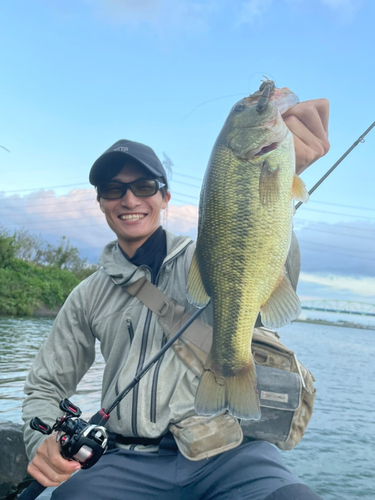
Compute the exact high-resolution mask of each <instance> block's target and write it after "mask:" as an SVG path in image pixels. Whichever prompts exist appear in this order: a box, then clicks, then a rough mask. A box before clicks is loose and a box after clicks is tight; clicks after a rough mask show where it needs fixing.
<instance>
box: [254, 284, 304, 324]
mask: <svg viewBox="0 0 375 500" xmlns="http://www.w3.org/2000/svg"><path fill="white" fill-rule="evenodd" d="M300 314H301V304H300V301H299V298H298V297H297V294H296V292H295V291H294V290H293V288H292V285H291V284H290V282H289V280H288V278H287V277H286V276H285V275H282V276H281V277H280V280H279V284H278V286H277V288H275V290H274V291H273V293H272V295H271V296H270V298H269V299H268V301H267V302H266V304H264V306H262V307H261V308H260V315H261V318H262V323H263V325H264V326H267V327H268V328H280V327H282V326H285V325H287V324H288V323H290V322H291V321H293V320H294V319H296V318H298V316H299V315H300Z"/></svg>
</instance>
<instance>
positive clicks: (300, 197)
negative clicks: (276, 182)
mask: <svg viewBox="0 0 375 500" xmlns="http://www.w3.org/2000/svg"><path fill="white" fill-rule="evenodd" d="M292 193H293V198H294V199H295V200H297V201H302V202H303V203H307V202H308V201H309V193H308V192H307V189H306V184H305V183H304V182H303V180H302V179H301V178H300V177H298V175H297V174H294V178H293V187H292Z"/></svg>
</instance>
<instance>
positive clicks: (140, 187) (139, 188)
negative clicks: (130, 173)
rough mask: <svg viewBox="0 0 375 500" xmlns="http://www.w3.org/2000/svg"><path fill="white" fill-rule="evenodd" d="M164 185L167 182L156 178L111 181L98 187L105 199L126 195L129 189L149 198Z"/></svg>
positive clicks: (99, 192)
mask: <svg viewBox="0 0 375 500" xmlns="http://www.w3.org/2000/svg"><path fill="white" fill-rule="evenodd" d="M164 186H165V184H163V183H162V182H160V181H157V180H156V179H138V180H136V181H133V182H120V181H110V182H107V184H103V185H102V186H98V188H97V189H98V194H99V196H100V197H101V198H103V199H104V200H118V199H120V198H122V197H123V196H125V194H126V192H127V190H128V189H130V191H131V192H132V193H133V194H134V195H135V196H137V197H138V198H147V196H154V194H156V193H157V192H158V191H159V189H160V188H162V187H164Z"/></svg>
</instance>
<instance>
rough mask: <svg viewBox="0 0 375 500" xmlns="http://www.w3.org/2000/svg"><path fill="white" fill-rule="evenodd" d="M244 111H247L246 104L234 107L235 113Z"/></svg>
mask: <svg viewBox="0 0 375 500" xmlns="http://www.w3.org/2000/svg"><path fill="white" fill-rule="evenodd" d="M244 109H245V105H244V104H236V106H235V107H234V111H243V110H244Z"/></svg>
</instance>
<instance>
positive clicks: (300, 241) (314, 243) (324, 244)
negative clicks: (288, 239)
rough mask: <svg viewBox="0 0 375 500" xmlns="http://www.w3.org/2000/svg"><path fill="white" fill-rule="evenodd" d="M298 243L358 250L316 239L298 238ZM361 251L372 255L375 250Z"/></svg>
mask: <svg viewBox="0 0 375 500" xmlns="http://www.w3.org/2000/svg"><path fill="white" fill-rule="evenodd" d="M298 243H304V244H305V243H307V244H308V245H310V244H311V245H318V246H323V247H328V248H338V249H341V250H353V252H358V249H357V248H349V247H343V246H338V245H329V244H326V243H320V242H316V241H306V240H301V239H298ZM359 253H370V254H371V255H374V252H373V250H362V249H361V250H359Z"/></svg>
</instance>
